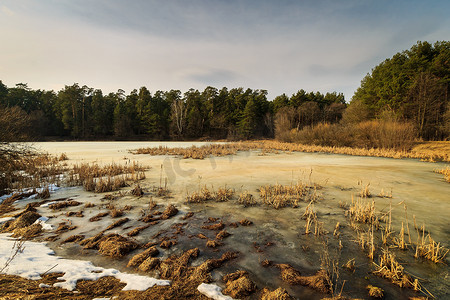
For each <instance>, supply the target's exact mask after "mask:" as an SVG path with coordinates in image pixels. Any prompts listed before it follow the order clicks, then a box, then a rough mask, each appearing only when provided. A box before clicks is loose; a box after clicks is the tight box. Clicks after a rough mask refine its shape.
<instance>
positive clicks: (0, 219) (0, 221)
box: [0, 217, 14, 224]
mask: <svg viewBox="0 0 450 300" xmlns="http://www.w3.org/2000/svg"><path fill="white" fill-rule="evenodd" d="M9 220H14V217H4V218H0V224H3V223H6V222H8V221H9Z"/></svg>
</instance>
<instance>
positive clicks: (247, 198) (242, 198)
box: [238, 191, 258, 207]
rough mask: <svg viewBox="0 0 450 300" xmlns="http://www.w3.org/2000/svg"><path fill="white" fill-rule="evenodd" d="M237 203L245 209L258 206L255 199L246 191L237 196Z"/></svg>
mask: <svg viewBox="0 0 450 300" xmlns="http://www.w3.org/2000/svg"><path fill="white" fill-rule="evenodd" d="M238 202H239V203H240V204H243V205H244V206H245V207H247V206H253V205H256V204H258V202H257V201H256V199H255V197H253V195H252V194H250V193H249V192H247V191H244V192H242V193H240V194H239V198H238Z"/></svg>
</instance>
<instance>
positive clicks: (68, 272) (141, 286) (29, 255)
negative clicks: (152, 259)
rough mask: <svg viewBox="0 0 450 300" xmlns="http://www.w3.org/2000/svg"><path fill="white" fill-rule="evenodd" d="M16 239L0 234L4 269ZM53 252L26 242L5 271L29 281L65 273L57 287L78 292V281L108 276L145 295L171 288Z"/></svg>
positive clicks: (159, 281) (0, 258)
mask: <svg viewBox="0 0 450 300" xmlns="http://www.w3.org/2000/svg"><path fill="white" fill-rule="evenodd" d="M14 241H15V239H13V238H10V237H8V234H0V266H4V265H5V263H6V261H7V260H8V258H10V257H11V256H12V255H13V254H14V251H15V249H14ZM54 254H55V253H54V252H53V250H51V249H50V248H48V247H47V246H46V245H45V244H44V243H37V242H31V241H26V242H25V244H24V246H23V251H21V252H19V253H17V255H16V256H15V257H14V259H13V260H12V261H11V263H10V264H9V266H8V267H7V268H6V269H5V270H4V271H3V272H4V273H6V274H10V275H18V276H21V277H24V278H27V279H33V280H37V279H40V278H41V276H40V274H43V273H46V272H47V273H48V272H52V273H59V272H61V273H64V275H63V276H62V277H59V278H58V279H60V280H64V281H63V282H57V283H55V284H54V285H53V286H56V287H62V288H65V289H68V290H70V291H72V290H74V289H75V287H76V284H77V281H78V280H81V279H86V280H97V279H99V278H101V277H105V276H113V277H115V278H117V279H119V280H120V281H122V282H124V283H126V284H127V285H126V286H125V287H124V290H138V291H145V290H146V289H148V288H150V287H152V286H154V285H170V281H169V280H158V279H155V278H152V277H146V276H140V275H135V274H127V273H121V272H120V271H118V270H115V269H104V268H101V267H96V266H94V265H93V264H92V263H91V262H90V261H83V260H73V259H64V258H61V257H58V256H55V255H54Z"/></svg>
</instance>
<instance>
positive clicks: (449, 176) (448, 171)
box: [434, 167, 450, 183]
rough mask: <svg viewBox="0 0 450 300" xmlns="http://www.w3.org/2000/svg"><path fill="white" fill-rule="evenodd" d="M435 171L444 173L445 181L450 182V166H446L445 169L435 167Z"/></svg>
mask: <svg viewBox="0 0 450 300" xmlns="http://www.w3.org/2000/svg"><path fill="white" fill-rule="evenodd" d="M434 172H436V173H439V174H442V175H444V179H445V181H447V182H449V183H450V167H445V168H443V169H435V170H434Z"/></svg>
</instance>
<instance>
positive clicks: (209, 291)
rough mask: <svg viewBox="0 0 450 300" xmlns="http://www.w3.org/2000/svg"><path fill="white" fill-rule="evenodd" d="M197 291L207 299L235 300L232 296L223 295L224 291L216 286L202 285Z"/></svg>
mask: <svg viewBox="0 0 450 300" xmlns="http://www.w3.org/2000/svg"><path fill="white" fill-rule="evenodd" d="M197 290H198V291H199V292H200V293H202V294H203V295H205V296H206V297H209V298H211V299H214V300H233V298H231V297H230V296H225V295H224V294H222V289H221V288H220V287H219V286H217V285H215V284H207V283H202V284H200V285H199V286H198V287H197Z"/></svg>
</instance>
